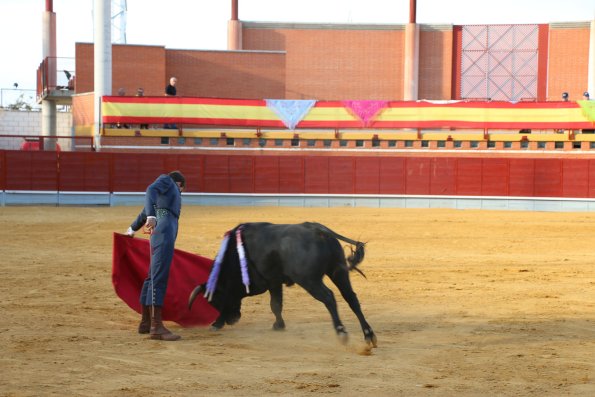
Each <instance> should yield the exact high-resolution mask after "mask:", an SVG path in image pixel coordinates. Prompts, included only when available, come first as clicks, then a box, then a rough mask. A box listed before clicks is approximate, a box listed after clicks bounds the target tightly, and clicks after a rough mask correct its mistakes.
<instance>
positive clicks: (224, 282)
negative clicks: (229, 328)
mask: <svg viewBox="0 0 595 397" xmlns="http://www.w3.org/2000/svg"><path fill="white" fill-rule="evenodd" d="M226 236H227V237H226V239H224V243H222V246H221V248H220V250H219V253H218V254H217V257H216V259H215V263H214V265H213V268H212V269H211V274H210V277H209V281H208V282H207V283H204V284H201V285H198V286H197V287H196V288H194V290H193V291H192V292H191V294H190V296H189V299H188V308H191V307H192V303H193V302H194V300H195V299H196V297H197V296H198V295H199V294H201V293H204V295H205V297H207V299H208V301H209V303H210V304H211V305H213V306H214V307H215V308H216V309H217V310H218V311H219V313H220V314H219V317H218V318H217V319H216V320H215V322H214V323H213V324H212V326H211V327H212V329H221V328H223V327H224V325H225V324H228V325H231V324H235V323H236V322H238V321H239V319H240V317H241V310H240V309H241V303H242V299H243V298H245V297H246V296H254V295H259V294H262V293H264V292H266V291H269V293H270V306H271V310H272V312H273V314H274V316H275V322H274V323H273V329H274V330H283V329H285V321H284V320H283V316H282V314H281V311H282V309H283V284H285V285H287V286H291V285H293V284H294V283H297V284H298V285H300V286H301V287H303V288H304V289H305V290H306V291H308V292H309V293H310V295H312V296H313V297H314V298H315V299H317V300H319V301H321V302H322V303H324V305H325V306H326V308H327V310H328V311H329V313H330V315H331V318H332V322H333V327H334V329H335V331H336V333H337V335H338V337H339V338H340V339H341V340H342V341H343V342H344V343H345V342H346V341H347V337H348V334H347V330H346V329H345V326H344V325H343V323H342V322H341V320H340V318H339V313H338V311H337V302H336V300H335V296H334V294H333V292H332V291H331V290H330V289H329V288H328V287H327V286H326V285H325V284H324V283H323V281H322V279H323V277H324V276H325V275H326V276H328V277H329V278H330V279H331V281H332V282H333V283H334V284H335V285H336V286H337V288H338V290H339V291H340V293H341V295H342V296H343V298H344V299H345V301H346V302H347V303H348V304H349V307H350V308H351V310H352V311H353V312H354V313H355V315H356V316H357V318H358V320H359V322H360V325H361V328H362V331H363V333H364V339H365V341H366V343H367V344H368V346H370V347H376V335H375V334H374V331H372V328H371V327H370V325H369V324H368V322H367V321H366V319H365V317H364V315H363V313H362V310H361V307H360V303H359V300H358V298H357V295H356V294H355V292H354V291H353V288H352V286H351V282H350V280H349V271H351V270H356V271H358V272H359V273H361V274H362V275H364V274H363V273H362V272H361V270H359V269H358V268H357V265H358V264H359V263H360V262H361V261H362V260H363V259H364V253H365V243H362V242H359V241H355V240H352V239H350V238H347V237H344V236H341V235H340V234H337V233H335V232H334V231H332V230H331V229H329V228H328V227H326V226H324V225H321V224H319V223H310V222H306V223H301V224H272V223H264V222H261V223H244V224H241V225H238V226H236V227H235V228H234V229H233V230H231V231H229V232H228V233H227V234H226ZM339 240H341V241H344V242H346V243H349V244H350V245H351V246H350V248H351V253H350V255H349V256H348V257H347V258H346V257H345V252H344V250H343V247H342V246H341V244H340V243H339ZM353 247H355V248H353ZM364 277H365V275H364ZM214 280H215V282H213V281H214Z"/></svg>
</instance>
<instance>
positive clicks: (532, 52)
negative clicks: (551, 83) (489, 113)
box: [461, 25, 539, 101]
mask: <svg viewBox="0 0 595 397" xmlns="http://www.w3.org/2000/svg"><path fill="white" fill-rule="evenodd" d="M538 36H539V25H466V26H463V27H462V51H461V98H462V99H478V100H493V101H520V100H534V99H535V98H537V69H538Z"/></svg>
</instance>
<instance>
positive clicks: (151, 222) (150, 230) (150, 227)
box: [144, 216, 157, 234]
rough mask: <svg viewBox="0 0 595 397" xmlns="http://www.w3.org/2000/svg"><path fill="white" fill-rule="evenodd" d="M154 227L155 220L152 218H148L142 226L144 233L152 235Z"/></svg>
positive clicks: (155, 224)
mask: <svg viewBox="0 0 595 397" xmlns="http://www.w3.org/2000/svg"><path fill="white" fill-rule="evenodd" d="M155 226H157V218H155V217H154V216H148V217H147V221H146V222H145V226H144V229H145V233H149V234H150V233H153V230H154V229H155Z"/></svg>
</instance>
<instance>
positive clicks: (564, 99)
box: [562, 92, 568, 102]
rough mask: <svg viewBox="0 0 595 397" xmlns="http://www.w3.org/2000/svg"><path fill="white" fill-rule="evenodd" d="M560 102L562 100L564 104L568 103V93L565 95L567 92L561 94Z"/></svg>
mask: <svg viewBox="0 0 595 397" xmlns="http://www.w3.org/2000/svg"><path fill="white" fill-rule="evenodd" d="M562 100H563V101H564V102H568V93H567V92H563V93H562Z"/></svg>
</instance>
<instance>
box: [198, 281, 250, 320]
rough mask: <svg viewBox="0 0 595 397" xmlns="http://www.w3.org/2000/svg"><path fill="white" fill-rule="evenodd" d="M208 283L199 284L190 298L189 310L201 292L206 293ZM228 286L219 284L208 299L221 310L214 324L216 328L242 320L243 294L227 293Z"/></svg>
mask: <svg viewBox="0 0 595 397" xmlns="http://www.w3.org/2000/svg"><path fill="white" fill-rule="evenodd" d="M205 290H206V284H201V285H198V286H197V287H196V288H194V290H192V293H190V296H189V298H188V310H190V309H191V308H192V304H193V303H194V301H195V300H196V298H197V297H198V296H199V295H200V294H204V292H205ZM227 292H228V291H227V289H226V288H221V287H220V286H217V288H216V289H215V291H214V292H213V294H212V296H211V297H210V299H209V300H208V302H209V304H210V305H211V306H213V307H214V308H215V309H217V311H218V312H219V317H218V318H217V320H215V322H214V323H213V324H212V326H213V327H214V328H222V327H223V326H224V325H225V324H228V325H233V324H235V323H237V322H238V321H239V320H240V317H241V316H242V313H241V311H240V309H241V306H242V296H235V295H236V294H229V293H227Z"/></svg>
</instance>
